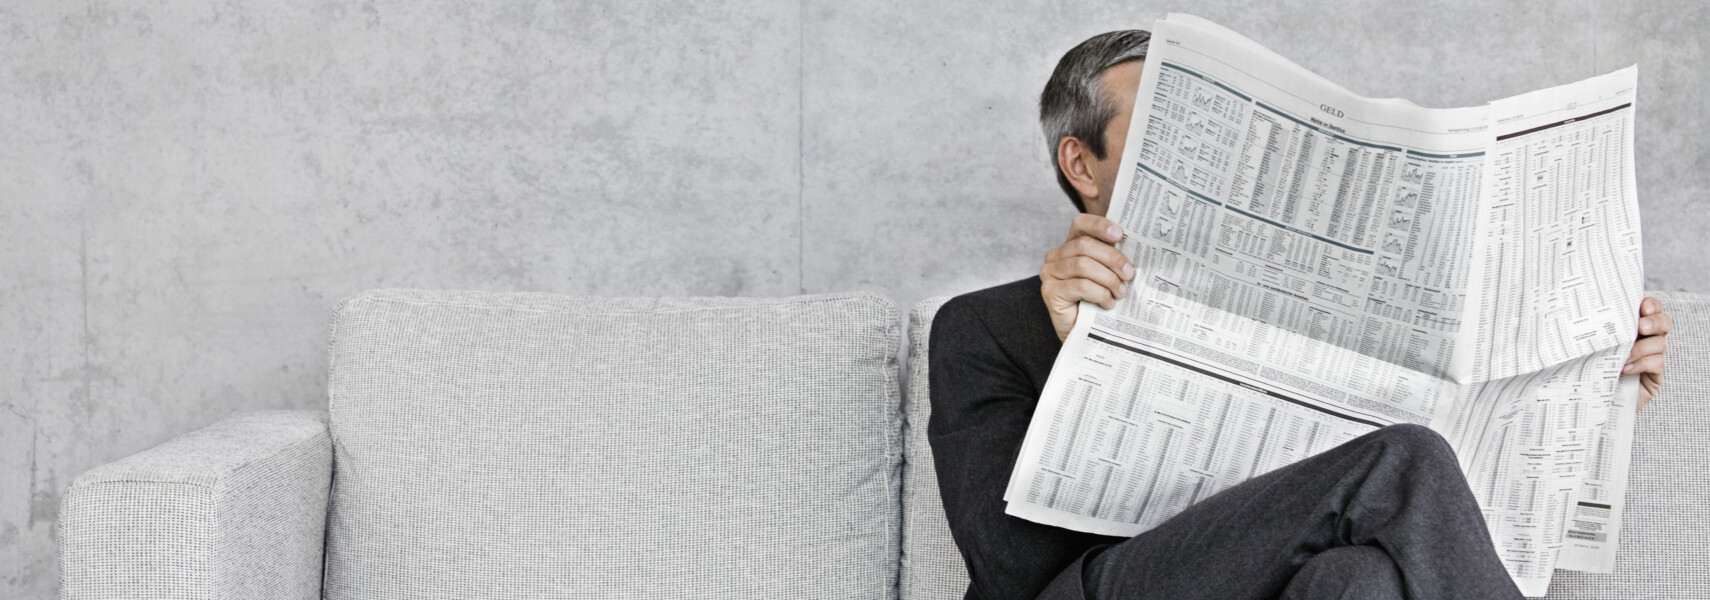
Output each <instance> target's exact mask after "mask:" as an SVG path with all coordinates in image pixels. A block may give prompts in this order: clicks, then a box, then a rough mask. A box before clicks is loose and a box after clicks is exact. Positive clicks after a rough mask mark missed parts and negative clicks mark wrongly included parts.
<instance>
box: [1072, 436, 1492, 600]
mask: <svg viewBox="0 0 1710 600" xmlns="http://www.w3.org/2000/svg"><path fill="white" fill-rule="evenodd" d="M1075 588H1081V589H1082V590H1084V594H1085V597H1086V598H1087V599H1089V600H1092V599H1097V600H1117V599H1122V600H1140V599H1149V598H1165V599H1171V600H1180V599H1184V598H1231V599H1255V600H1260V599H1262V600H1270V599H1274V598H1278V597H1284V598H1289V599H1291V600H1293V599H1306V598H1315V599H1316V598H1514V599H1518V598H1521V595H1520V591H1519V589H1518V588H1516V587H1515V585H1514V582H1513V580H1512V579H1510V578H1509V576H1508V573H1507V572H1506V571H1505V570H1504V569H1503V567H1502V564H1501V562H1500V561H1499V560H1498V559H1497V556H1496V550H1495V547H1494V545H1493V544H1492V543H1491V540H1490V534H1489V533H1488V531H1487V530H1486V528H1485V524H1484V518H1483V517H1482V516H1481V515H1480V513H1479V509H1478V504H1477V502H1475V501H1474V500H1473V496H1472V491H1471V490H1469V489H1468V488H1467V484H1466V478H1465V476H1464V475H1462V474H1461V470H1460V465H1459V464H1457V463H1456V461H1455V456H1454V453H1453V451H1451V450H1450V449H1449V445H1448V443H1447V442H1445V441H1444V440H1443V438H1442V437H1441V436H1439V435H1437V433H1436V432H1433V431H1431V430H1430V429H1427V428H1425V427H1420V426H1417V425H1396V426H1391V427H1386V428H1383V429H1380V430H1378V431H1375V432H1372V433H1369V434H1366V435H1364V436H1361V437H1359V438H1355V439H1353V440H1350V441H1348V442H1347V443H1346V444H1343V445H1341V446H1338V447H1336V448H1333V449H1330V450H1327V451H1325V452H1323V453H1321V454H1319V455H1317V456H1314V457H1311V458H1308V459H1306V460H1303V461H1301V462H1298V463H1295V464H1293V465H1289V466H1287V467H1283V468H1280V469H1277V470H1275V471H1272V472H1270V473H1266V474H1264V475H1261V476H1259V477H1255V478H1253V479H1251V480H1248V481H1246V482H1244V483H1241V484H1239V485H1236V486H1234V487H1232V488H1229V489H1227V490H1224V491H1223V492H1221V493H1219V494H1216V495H1213V496H1212V497H1210V498H1207V499H1205V500H1204V501H1201V502H1200V503H1198V504H1195V505H1193V506H1191V507H1189V508H1188V509H1187V510H1185V511H1183V512H1182V513H1181V514H1179V515H1176V517H1175V518H1172V519H1170V520H1169V521H1166V522H1164V524H1162V525H1160V526H1158V527H1157V528H1155V529H1153V530H1151V531H1148V532H1146V533H1143V534H1141V535H1139V536H1136V537H1134V538H1131V539H1129V540H1126V541H1123V542H1121V543H1118V544H1115V545H1111V546H1105V547H1103V548H1101V549H1095V550H1093V551H1090V552H1089V553H1088V554H1087V555H1085V556H1083V557H1082V559H1081V560H1080V561H1078V562H1077V563H1076V564H1075V565H1074V566H1071V567H1070V568H1069V569H1067V570H1065V571H1064V573H1063V574H1062V575H1061V576H1059V577H1058V578H1057V580H1056V581H1054V582H1052V584H1051V586H1050V587H1048V588H1047V589H1046V590H1045V592H1044V593H1042V594H1041V595H1040V598H1041V599H1055V598H1067V597H1072V596H1080V595H1081V594H1079V593H1075V592H1074V589H1075ZM1076 600H1079V599H1078V598H1077V599H1076Z"/></svg>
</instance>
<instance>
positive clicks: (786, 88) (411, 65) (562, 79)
mask: <svg viewBox="0 0 1710 600" xmlns="http://www.w3.org/2000/svg"><path fill="white" fill-rule="evenodd" d="M1247 4H1248V3H1244V2H1234V1H1229V0H1213V1H1209V2H1192V3H1189V2H1146V1H1134V0H1126V1H1101V2H1089V3H1074V4H1070V3H1036V2H1016V1H1011V2H1001V3H991V2H929V3H920V2H873V1H867V0H855V1H846V2H808V1H807V0H797V1H778V2H752V3H741V4H734V5H727V6H716V5H710V4H702V3H693V4H691V3H682V4H677V3H665V2H633V1H632V2H620V1H606V2H578V3H573V4H569V5H558V4H553V3H546V2H533V1H523V0H517V1H488V2H467V1H422V0H411V1H404V0H369V1H366V2H356V1H341V0H312V1H311V0H266V1H263V0H218V1H216V0H173V1H156V2H121V1H114V2H93V1H87V0H17V1H12V2H7V3H5V4H4V5H3V6H0V119H3V121H0V402H3V403H4V404H3V406H0V408H3V409H4V410H0V597H5V598H48V597H52V596H53V593H54V590H55V588H56V573H55V569H54V566H53V553H54V545H53V538H52V535H51V531H52V524H53V520H54V516H55V511H56V508H57V504H58V501H59V493H60V492H61V491H62V490H63V488H64V487H65V486H66V484H67V483H69V481H70V480H71V479H72V478H73V477H75V476H76V475H77V474H78V473H80V472H82V471H83V470H85V469H87V468H89V467H91V466H93V465H96V464H99V463H102V462H105V461H108V460H112V459H115V458H118V457H121V456H124V455H126V454H129V453H132V452H136V451H138V450H141V449H144V448H147V447H149V446H151V445H154V444H157V443H159V442H161V441H164V440H166V439H168V438H169V437H171V436H173V435H176V434H179V433H183V432H185V431H188V430H190V429H193V428H195V427H198V426H201V425H204V424H207V423H210V422H212V421H214V420H217V419H219V418H221V417H223V416H226V415H228V414H230V413H232V412H234V411H240V410H251V409H260V408H291V407H320V406H324V405H325V395H324V392H323V384H324V382H325V365H324V359H325V351H324V349H323V347H322V346H323V343H324V337H325V330H326V325H327V317H328V314H329V311H330V310H331V309H332V307H333V305H334V303H336V302H337V301H338V300H339V299H340V298H343V297H346V296H349V295H352V294H354V293H356V292H358V291H360V290H363V289H366V288H373V287H383V286H392V287H432V288H482V289H507V290H540V291H552V292H564V293H574V294H600V295H682V294H693V295H727V294H734V295H788V294H796V293H801V292H808V293H813V292H827V291H840V290H856V289H862V290H873V291H877V292H881V293H884V294H886V295H888V296H889V297H891V298H892V299H894V300H895V301H897V302H898V303H899V305H902V306H904V307H906V306H907V305H909V304H911V303H913V302H914V301H916V300H919V299H921V298H924V297H927V296H930V295H937V294H952V293H958V292H963V291H968V290H972V289H975V288H979V287H983V286H986V285H988V284H993V283H998V282H1002V281H1008V280H1011V279H1016V278H1020V277H1023V276H1027V275H1030V274H1032V273H1033V272H1034V271H1035V270H1036V269H1037V268H1038V261H1039V259H1040V257H1042V256H1043V254H1044V252H1045V251H1046V250H1047V249H1049V248H1050V247H1051V246H1052V245H1054V243H1055V242H1057V241H1060V236H1061V235H1062V232H1063V231H1065V229H1066V225H1067V222H1068V220H1069V218H1070V217H1071V214H1072V212H1071V209H1070V207H1069V204H1068V202H1067V201H1066V200H1065V199H1063V198H1062V197H1061V196H1060V195H1059V192H1058V191H1057V189H1056V187H1055V184H1054V182H1053V181H1052V179H1051V175H1050V173H1049V171H1048V166H1047V164H1048V163H1047V162H1046V154H1045V151H1044V149H1043V144H1042V142H1040V140H1039V135H1038V133H1037V128H1036V126H1035V125H1034V106H1033V102H1034V99H1035V97H1036V94H1037V93H1038V89H1039V87H1040V86H1041V85H1042V84H1043V82H1044V80H1045V78H1046V76H1047V75H1048V74H1049V71H1050V68H1051V66H1052V65H1053V64H1054V61H1055V59H1056V57H1057V56H1059V55H1061V53H1062V52H1063V51H1065V50H1067V49H1068V48H1069V47H1071V46H1072V45H1074V44H1075V43H1076V42H1078V41H1080V40H1082V39H1084V38H1086V37H1087V36H1089V35H1092V34H1094V33H1098V32H1100V31H1104V30H1108V29H1115V28H1124V27H1148V26H1150V24H1151V22H1152V20H1153V19H1155V18H1157V17H1159V16H1162V14H1163V13H1165V12H1167V11H1170V10H1181V11H1187V12H1193V13H1195V14H1198V15H1201V16H1204V17H1207V18H1210V19H1212V20H1215V21H1218V22H1220V23H1223V24H1225V25H1227V26H1230V27H1231V28H1233V29H1235V30H1237V31H1241V32H1244V33H1246V34H1247V35H1249V36H1251V37H1253V38H1254V39H1256V40H1258V41H1259V42H1261V43H1263V44H1266V45H1268V46H1270V47H1271V48H1273V49H1275V50H1277V51H1278V52H1280V53H1282V54H1283V55H1285V56H1289V57H1291V58H1294V59H1295V60H1296V61H1298V62H1300V63H1301V64H1303V65H1305V66H1307V67H1308V68H1310V69H1313V70H1315V71H1318V72H1319V73H1322V74H1324V75H1325V76H1328V77H1329V78H1330V79H1332V80H1335V81H1338V82H1341V83H1343V84H1345V85H1346V86H1348V87H1350V88H1351V89H1354V90H1355V91H1359V92H1362V93H1366V94H1370V95H1374V96H1401V97H1406V98H1410V99H1413V100H1415V101H1418V102H1419V103H1421V104H1426V105H1437V106H1445V105H1459V104H1469V103H1481V102H1484V101H1486V100H1489V99H1493V98H1497V97H1501V96H1505V95H1510V94H1515V93H1520V92H1524V91H1528V90H1531V89H1534V88H1538V87H1543V86H1548V85H1553V84H1560V83H1566V82H1570V81H1574V80H1578V79H1581V78H1584V77H1587V76H1590V75H1593V74H1597V73H1602V72H1605V71H1608V70H1611V69H1614V68H1617V67H1620V66H1624V65H1627V64H1629V63H1633V62H1638V63H1640V64H1641V75H1640V77H1641V81H1642V90H1641V92H1640V96H1639V98H1640V99H1639V102H1640V109H1639V110H1640V113H1639V131H1638V140H1639V146H1638V159H1639V164H1640V171H1639V189H1640V193H1641V199H1642V204H1643V211H1644V218H1645V221H1644V226H1645V244H1646V264H1647V268H1648V269H1649V272H1648V273H1647V275H1648V281H1649V284H1650V286H1651V287H1652V288H1657V289H1670V290H1689V291H1710V268H1707V266H1706V263H1705V262H1704V261H1703V260H1702V259H1701V254H1700V248H1699V247H1698V246H1699V243H1698V242H1699V240H1700V239H1701V238H1702V237H1703V234H1704V232H1705V231H1706V229H1707V227H1710V216H1707V215H1705V214H1704V213H1703V212H1701V211H1699V210H1697V209H1698V206H1699V199H1700V198H1702V197H1704V195H1705V193H1706V192H1707V191H1710V172H1707V171H1710V170H1707V167H1710V164H1706V161H1705V159H1704V149H1705V147H1706V143H1705V142H1704V141H1703V140H1702V139H1701V138H1699V137H1697V135H1698V134H1699V133H1700V132H1703V131H1705V125H1706V122H1707V120H1710V116H1707V115H1710V102H1707V101H1706V100H1705V94H1704V92H1705V90H1706V86H1705V83H1706V81H1707V78H1706V75H1705V73H1706V72H1710V64H1707V61H1706V52H1707V50H1710V49H1707V48H1705V47H1704V46H1705V44H1704V40H1706V39H1707V34H1706V33H1705V32H1706V27H1707V26H1710V8H1707V5H1706V4H1705V3H1702V2H1699V1H1697V0H1669V1H1664V2H1649V3H1638V4H1637V5H1633V6H1630V5H1629V3H1628V2H1623V1H1618V0H1584V1H1575V2H1558V1H1553V0H1502V1H1483V0H1463V1H1455V2H1431V1H1407V2H1384V3H1375V2H1374V3H1361V2H1349V1H1347V0H1308V1H1295V2H1253V3H1251V6H1247Z"/></svg>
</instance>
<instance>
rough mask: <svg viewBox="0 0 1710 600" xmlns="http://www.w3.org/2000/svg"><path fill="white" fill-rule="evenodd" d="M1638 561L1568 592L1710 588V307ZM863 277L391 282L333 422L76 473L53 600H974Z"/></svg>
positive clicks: (1666, 427)
mask: <svg viewBox="0 0 1710 600" xmlns="http://www.w3.org/2000/svg"><path fill="white" fill-rule="evenodd" d="M1659 295H1661V296H1663V297H1664V299H1665V301H1666V302H1667V304H1668V307H1669V311H1670V313H1672V314H1673V315H1674V316H1675V319H1676V322H1677V324H1678V325H1677V328H1676V333H1674V334H1673V335H1672V336H1671V337H1670V340H1671V344H1672V347H1671V349H1670V351H1669V359H1670V360H1669V367H1668V368H1669V378H1668V384H1667V385H1666V386H1665V387H1664V392H1663V394H1662V396H1661V397H1660V398H1658V400H1657V401H1656V404H1654V405H1653V407H1651V408H1649V409H1647V410H1646V411H1645V412H1644V413H1643V414H1642V415H1641V416H1640V418H1639V421H1638V431H1639V437H1640V441H1639V442H1638V444H1637V446H1636V448H1635V450H1634V454H1633V472H1634V475H1633V478H1632V484H1631V489H1630V492H1629V494H1628V500H1629V508H1628V513H1627V518H1626V529H1625V530H1624V532H1623V542H1624V544H1623V550H1622V553H1621V555H1620V559H1619V568H1618V571H1617V572H1616V573H1615V574H1612V575H1587V574H1580V573H1568V572H1562V573H1558V574H1557V576H1556V580H1555V584H1554V586H1553V587H1552V589H1551V594H1550V597H1551V598H1705V597H1710V580H1707V579H1706V575H1705V574H1706V573H1707V572H1710V564H1707V563H1710V558H1707V554H1710V553H1707V552H1706V550H1707V548H1710V542H1707V539H1706V538H1707V535H1706V534H1707V533H1710V509H1707V507H1706V500H1707V494H1706V492H1707V491H1710V483H1707V482H1706V478H1705V476H1704V473H1705V471H1706V469H1707V467H1710V458H1707V456H1710V455H1707V451H1710V442H1707V438H1710V436H1707V435H1706V434H1707V433H1710V411H1707V410H1706V408H1705V406H1704V404H1703V403H1702V402H1701V401H1700V398H1702V397H1703V395H1704V391H1705V389H1706V387H1707V386H1710V369H1707V365H1706V359H1705V353H1704V350H1705V348H1706V345H1707V344H1710V337H1707V335H1710V334H1707V333H1706V332H1707V331H1710V297H1702V296H1692V295H1663V294H1659ZM942 302H943V299H933V300H928V301H925V302H922V303H921V304H920V305H918V306H916V307H915V308H914V310H913V311H912V312H911V314H910V315H909V320H910V329H909V331H910V333H909V346H910V347H909V350H910V354H909V356H910V359H909V364H908V366H907V368H908V377H907V382H908V384H907V388H908V389H907V390H906V391H907V393H906V394H904V393H903V391H904V390H903V389H902V386H901V381H902V379H901V378H900V377H899V375H900V374H901V373H900V372H899V371H900V367H899V365H898V364H897V360H896V354H897V349H898V344H899V343H900V342H901V340H900V336H901V330H902V327H901V323H900V320H899V318H898V315H897V312H896V309H895V308H894V306H893V305H892V304H891V303H890V302H889V301H887V300H885V299H884V298H880V297H877V296H873V295H866V294H844V295H822V296H804V297H796V298H782V299H731V298H700V299H591V298H573V297H565V296H554V295H547V294H498V293H479V292H421V291H403V290H381V291H374V292H369V293H366V294H363V295H361V296H358V297H356V298H353V299H351V300H348V301H346V302H344V303H343V304H341V305H340V307H339V309H338V311H337V313H336V315H335V316H334V319H333V326H332V335H331V338H332V339H331V360H330V367H329V374H328V401H329V403H328V411H326V412H320V411H268V412H256V413H245V414H239V415H236V416H233V417H231V418H228V419H226V420H224V421H221V422H218V423H216V424H214V425H210V426H208V427H206V428H204V429H201V430H199V431H195V432H191V433H189V434H186V435H184V436H182V437H180V438H177V439H174V440H172V441H170V442H167V443H165V444H162V445H161V446H158V447H156V448H153V449H150V450H148V451H145V452H142V453H139V454H137V455H134V456H131V457H128V458H125V459H122V460H119V461H116V462H113V463H111V464H107V465H103V466H101V467H97V468H95V469H92V470H90V471H89V472H87V473H84V474H83V475H82V476H80V477H78V478H77V479H76V481H75V482H73V483H72V485H71V486H70V489H69V490H68V491H67V493H66V494H65V495H64V500H63V506H62V508H61V510H60V517H59V523H58V539H59V542H60V567H61V584H62V585H61V590H62V592H61V597H63V598H76V599H83V598H318V597H319V598H328V599H337V600H342V599H358V598H361V599H367V598H523V597H527V598H571V597H575V598H583V597H597V598H902V599H905V600H928V599H933V600H937V599H951V598H960V597H961V592H962V589H963V587H964V586H965V585H966V581H967V579H966V577H967V576H966V574H965V572H964V571H963V570H962V565H961V560H960V558H959V556H958V555H957V554H956V549H955V545H954V543H953V542H952V541H951V539H950V537H949V533H948V531H947V530H946V527H945V522H944V515H943V511H942V509H941V507H940V505H939V500H938V490H937V485H936V481H935V478H934V476H933V470H932V459H931V452H930V449H929V448H928V447H927V444H926V417H927V414H928V410H929V405H928V403H927V401H926V398H927V380H928V378H927V376H926V361H925V357H926V350H927V348H926V344H927V340H928V333H929V330H930V327H931V321H932V316H933V314H934V313H935V312H936V310H937V308H938V306H939V305H940V304H941V303H942Z"/></svg>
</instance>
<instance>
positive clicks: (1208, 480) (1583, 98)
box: [1004, 14, 1643, 596]
mask: <svg viewBox="0 0 1710 600" xmlns="http://www.w3.org/2000/svg"><path fill="white" fill-rule="evenodd" d="M1146 62H1147V64H1146V68H1145V69H1144V70H1143V72H1142V73H1143V74H1142V77H1141V81H1140V87H1139V91H1138V96H1137V98H1136V101H1135V107H1134V113H1133V121H1132V124H1131V125H1130V128H1129V130H1128V131H1129V137H1128V140H1127V144H1126V146H1125V148H1126V150H1125V152H1124V154H1123V164H1122V167H1121V170H1120V172H1119V174H1118V179H1117V187H1116V190H1117V191H1116V192H1115V193H1114V195H1115V196H1116V197H1115V198H1114V199H1113V202H1112V206H1111V209H1110V213H1109V216H1110V217H1111V218H1112V219H1114V220H1115V221H1116V222H1117V223H1118V224H1119V225H1121V226H1122V228H1123V231H1125V232H1127V234H1128V237H1127V239H1125V240H1124V241H1123V242H1122V243H1120V244H1118V249H1120V250H1121V251H1122V252H1123V253H1124V254H1126V255H1127V256H1128V257H1129V258H1130V259H1131V260H1132V261H1133V263H1134V265H1135V269H1136V270H1137V272H1138V273H1139V274H1140V275H1139V276H1137V277H1136V278H1135V280H1134V281H1133V282H1132V283H1131V289H1130V292H1129V294H1128V296H1126V297H1125V298H1123V299H1122V300H1120V301H1118V302H1117V303H1116V304H1115V308H1113V309H1111V310H1104V309H1102V308H1100V307H1098V306H1096V305H1093V304H1089V303H1082V305H1081V307H1080V311H1081V312H1080V317H1079V319H1078V320H1077V321H1076V323H1075V327H1074V330H1073V332H1072V333H1071V334H1070V335H1069V337H1068V339H1067V341H1066V342H1065V344H1064V346H1063V349H1062V351H1061V352H1060V354H1059V355H1058V357H1057V360H1056V363H1055V366H1054V367H1053V368H1052V372H1051V377H1050V380H1049V382H1048V383H1047V384H1046V386H1045V391H1044V393H1043V395H1042V397H1041V398H1040V402H1039V406H1038V408H1037V410H1036V412H1035V414H1034V417H1033V420H1032V423H1031V425H1030V427H1029V429H1028V433H1027V438H1026V441H1025V442H1024V443H1023V446H1022V450H1021V454H1020V457H1019V459H1018V461H1017V465H1016V468H1015V471H1014V472H1013V473H1012V475H1011V478H1010V481H1009V484H1008V487H1007V489H1006V492H1005V495H1004V499H1005V500H1006V501H1007V503H1008V508H1007V511H1008V512H1009V514H1012V515H1015V516H1018V517H1022V518H1026V519H1030V520H1033V521H1037V522H1040V523H1046V524H1050V525H1056V526H1061V527H1066V528H1070V529H1076V530H1081V531H1088V532H1093V533H1100V534H1105V535H1118V536H1133V535H1137V534H1139V533H1141V532H1144V531H1146V530H1148V529H1151V528H1152V527H1155V526H1157V525H1158V524H1159V523H1161V522H1163V521H1164V520H1166V519H1168V518H1170V517H1171V516H1174V515H1175V514H1177V513H1178V512H1180V511H1181V510H1183V509H1184V508H1186V507H1187V506H1188V505H1191V504H1193V503H1195V502H1197V501H1199V500H1200V499H1203V498H1205V497H1207V496H1210V495H1212V494H1215V493H1217V492H1218V491H1220V490H1223V489H1225V488H1228V487H1230V486H1232V485H1234V484H1236V483H1240V482H1241V481H1243V480H1246V479H1248V478H1251V477H1253V476H1255V475H1259V474H1262V473H1265V472H1267V471H1269V470H1271V469H1275V468H1277V467H1280V466H1283V465H1287V464H1289V463H1292V462H1295V461H1298V460H1301V459H1303V458H1305V457H1308V456H1311V455H1313V454H1316V453H1318V452H1320V451H1323V450H1326V449H1329V448H1331V447H1334V446H1336V445H1338V444H1341V443H1342V442H1345V441H1347V440H1349V439H1352V438H1354V437H1357V436H1359V435H1362V434H1364V433H1367V432H1370V431H1373V430H1375V429H1377V428H1379V427H1382V426H1385V425H1390V424H1395V423H1417V424H1421V425H1426V426H1429V427H1431V428H1432V429H1434V430H1436V431H1438V432H1440V433H1442V434H1443V436H1444V437H1445V438H1446V439H1448V440H1449V442H1450V444H1451V445H1452V446H1453V447H1454V449H1455V451H1456V453H1457V456H1458V458H1459V460H1460V463H1461V467H1462V469H1463V471H1465V473H1466V475H1467V479H1468V483H1469V484H1470V487H1471V488H1472V491H1473V493H1474V495H1475V496H1476V498H1477V499H1478V502H1479V505H1480V507H1481V508H1482V509H1483V511H1484V518H1485V521H1486V522H1487V523H1488V524H1489V526H1490V529H1491V537H1492V538H1493V539H1494V540H1495V543H1496V546H1497V552H1498V554H1499V555H1500V557H1501V558H1502V561H1503V564H1504V566H1506V567H1507V569H1508V571H1509V573H1510V574H1511V575H1512V576H1513V577H1514V580H1515V582H1516V583H1517V584H1518V585H1519V587H1520V589H1521V590H1522V591H1523V592H1524V593H1525V594H1526V595H1529V596H1542V595H1544V593H1545V591H1546V590H1547V589H1548V586H1549V581H1550V576H1551V574H1552V573H1553V571H1554V569H1555V568H1557V567H1562V568H1572V569H1579V570H1592V571H1603V572H1607V571H1608V570H1610V569H1611V568H1612V567H1613V561H1614V552H1615V549H1616V545H1617V536H1618V534H1619V531H1620V522H1621V507H1622V500H1623V497H1624V495H1625V488H1626V481H1627V463H1628V455H1629V452H1630V448H1631V444H1632V411H1633V403H1634V402H1635V400H1636V391H1637V385H1636V378H1632V377H1628V378H1626V379H1625V380H1623V378H1621V376H1620V367H1621V365H1622V363H1623V362H1624V360H1625V356H1626V352H1627V351H1628V348H1629V346H1630V344H1631V343H1632V340H1633V339H1634V337H1635V334H1636V327H1637V319H1638V305H1639V301H1640V300H1641V299H1642V296H1643V286H1642V284H1643V276H1642V268H1641V264H1642V259H1641V256H1640V240H1639V219H1638V205H1637V200H1636V195H1635V185H1634V177H1633V151H1632V139H1633V134H1632V131H1633V129H1632V127H1633V98H1634V91H1635V87H1636V77H1637V69H1636V67H1628V68H1626V69H1623V70H1620V71H1616V72H1614V73H1610V74H1607V75H1603V76H1600V77H1594V78H1592V79H1588V80H1585V81H1582V82H1579V83H1576V84H1572V85H1567V86H1562V87H1557V88H1551V89H1546V90H1541V91H1538V92H1533V93H1530V94H1525V95H1521V96H1517V97H1513V98H1508V99H1503V100H1498V101H1495V102H1492V103H1490V104H1488V105H1485V106H1477V107H1468V108H1453V109H1435V108H1423V107H1419V106H1417V105H1414V104H1412V103H1410V102H1407V101H1404V100H1396V99H1371V98H1365V97H1361V96H1358V95H1356V94H1354V93H1352V92H1349V91H1348V90H1346V89H1344V88H1342V87H1340V86H1337V85H1335V84H1333V83H1331V82H1329V81H1328V80H1326V79H1324V78H1322V77H1319V76H1317V75H1314V74H1312V73H1310V72H1308V71H1306V70H1305V69H1303V68H1301V67H1299V66H1297V65H1295V64H1293V63H1292V62H1289V61H1288V60H1286V59H1284V58H1282V57H1281V56H1279V55H1277V54H1275V53H1273V52H1271V51H1269V50H1266V49H1265V48H1263V47H1261V46H1259V45H1258V44H1256V43H1254V42H1252V41H1249V40H1247V39H1246V38H1243V37H1241V36H1239V35H1237V34H1235V33H1233V32H1230V31H1228V30H1226V29H1223V28H1222V27H1220V26H1217V25H1215V24H1213V23H1210V22H1208V21H1205V20H1202V19H1198V18H1194V17H1190V16H1186V15H1176V14H1172V15H1170V16H1168V17H1167V18H1166V19H1164V20H1162V21H1159V22H1158V24H1157V25H1156V28H1155V29H1154V31H1153V38H1152V45H1151V51H1150V56H1149V57H1148V58H1147V59H1146Z"/></svg>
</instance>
